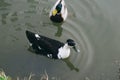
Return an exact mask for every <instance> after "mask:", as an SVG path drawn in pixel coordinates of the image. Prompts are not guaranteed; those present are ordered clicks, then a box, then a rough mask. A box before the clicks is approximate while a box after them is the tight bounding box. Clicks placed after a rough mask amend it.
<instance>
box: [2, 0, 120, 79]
mask: <svg viewBox="0 0 120 80" xmlns="http://www.w3.org/2000/svg"><path fill="white" fill-rule="evenodd" d="M55 2H56V0H0V68H2V69H4V70H5V72H6V73H7V74H8V75H10V76H12V77H17V76H20V77H24V76H28V75H29V74H30V73H31V72H32V73H34V74H36V76H38V77H39V76H40V74H42V73H44V70H46V71H47V73H48V75H49V78H50V80H54V77H56V78H57V79H60V80H120V79H119V76H120V74H119V68H120V56H119V55H120V54H119V53H120V49H119V48H120V43H119V41H120V35H119V34H120V32H119V30H120V27H119V25H120V23H119V22H120V15H119V14H120V9H119V7H120V6H119V3H120V1H119V0H114V1H113V0H106V1H104V0H71V1H70V0H65V2H66V5H67V8H68V12H69V15H68V18H67V20H66V21H65V22H64V23H63V24H62V25H59V24H53V23H52V22H51V21H50V20H49V17H48V15H49V11H50V9H51V7H52V6H53V4H54V3H55ZM25 30H30V31H33V32H36V33H39V34H41V35H44V36H47V37H50V38H53V39H56V40H59V41H62V42H65V41H66V39H68V38H71V39H74V40H75V41H76V43H77V48H78V49H79V50H80V53H76V52H75V51H74V50H71V56H70V58H69V59H67V60H51V59H48V58H46V57H43V56H40V55H36V54H34V53H32V52H30V51H29V50H28V44H29V43H28V40H27V38H26V36H25Z"/></svg>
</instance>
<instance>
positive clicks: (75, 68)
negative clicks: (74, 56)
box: [63, 58, 79, 72]
mask: <svg viewBox="0 0 120 80" xmlns="http://www.w3.org/2000/svg"><path fill="white" fill-rule="evenodd" d="M63 61H64V62H65V63H66V65H67V66H68V67H69V68H70V70H75V71H76V72H79V69H78V68H77V67H75V66H74V65H73V64H72V62H70V60H69V58H67V59H63Z"/></svg>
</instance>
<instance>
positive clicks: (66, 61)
mask: <svg viewBox="0 0 120 80" xmlns="http://www.w3.org/2000/svg"><path fill="white" fill-rule="evenodd" d="M28 51H30V52H32V53H35V51H34V49H33V48H32V47H31V46H30V47H29V48H28ZM35 54H37V53H35ZM37 55H39V54H37ZM62 61H63V62H65V63H66V65H67V66H68V67H69V68H70V70H75V71H76V72H79V69H78V68H77V67H75V66H74V65H73V63H72V62H71V61H70V60H69V58H66V59H62Z"/></svg>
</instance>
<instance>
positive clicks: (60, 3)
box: [49, 0, 68, 23]
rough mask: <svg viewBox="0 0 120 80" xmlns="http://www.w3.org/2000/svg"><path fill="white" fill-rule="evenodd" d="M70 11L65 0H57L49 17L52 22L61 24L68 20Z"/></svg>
mask: <svg viewBox="0 0 120 80" xmlns="http://www.w3.org/2000/svg"><path fill="white" fill-rule="evenodd" d="M67 15H68V10H67V7H66V5H65V1H64V0H57V2H56V3H55V4H54V6H53V7H52V9H51V10H50V14H49V17H50V19H51V21H53V22H57V23H61V22H63V21H65V20H66V18H67Z"/></svg>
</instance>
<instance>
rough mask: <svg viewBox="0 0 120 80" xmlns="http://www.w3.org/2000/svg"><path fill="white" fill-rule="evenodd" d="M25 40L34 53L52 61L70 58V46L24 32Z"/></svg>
mask: <svg viewBox="0 0 120 80" xmlns="http://www.w3.org/2000/svg"><path fill="white" fill-rule="evenodd" d="M26 36H27V39H28V40H29V42H30V46H31V47H32V48H33V49H34V50H35V53H37V54H41V55H44V56H47V57H49V58H53V59H65V58H68V57H69V56H70V46H69V45H68V43H65V44H64V43H62V42H60V41H57V40H54V39H50V38H48V37H45V36H42V35H38V34H36V33H33V32H30V31H26Z"/></svg>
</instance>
